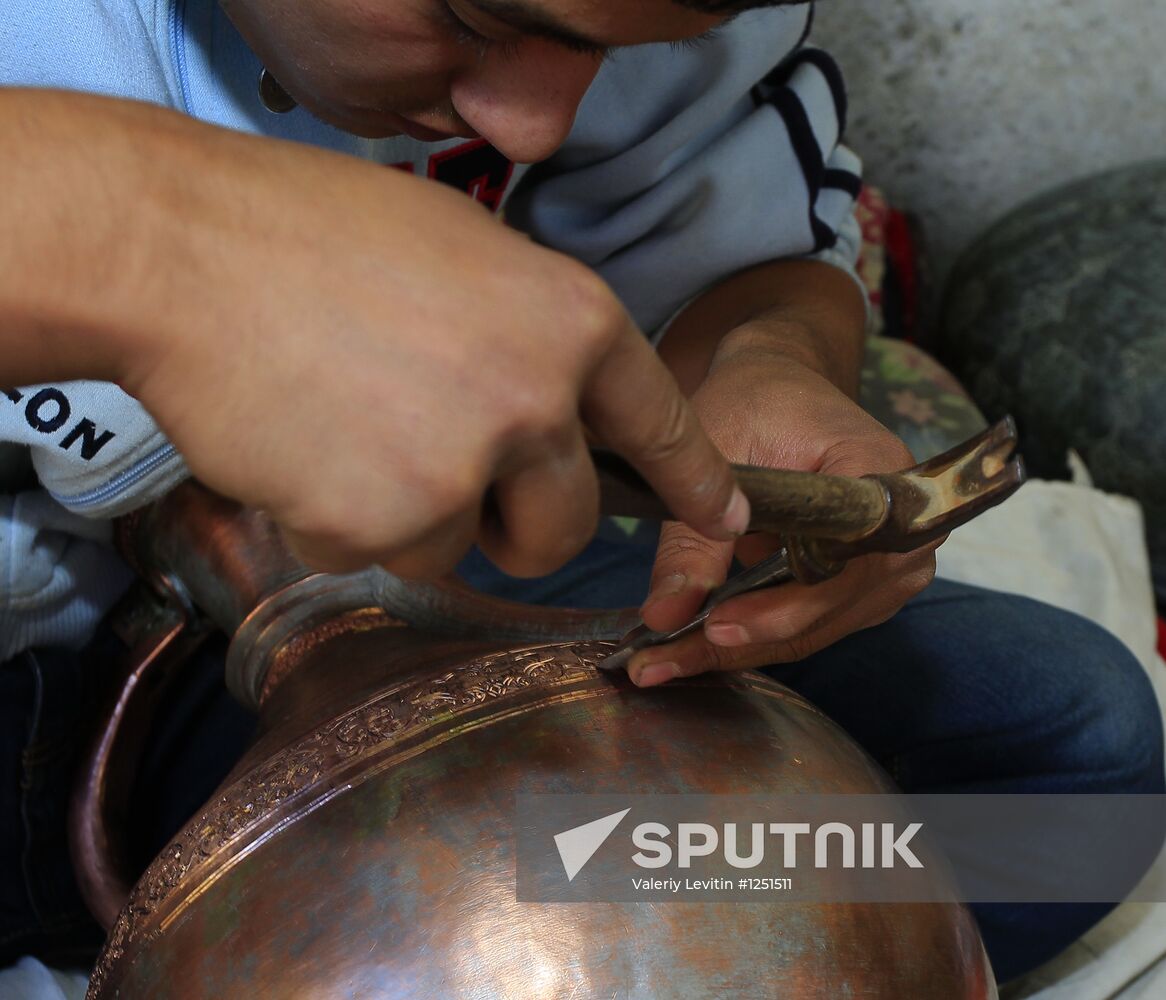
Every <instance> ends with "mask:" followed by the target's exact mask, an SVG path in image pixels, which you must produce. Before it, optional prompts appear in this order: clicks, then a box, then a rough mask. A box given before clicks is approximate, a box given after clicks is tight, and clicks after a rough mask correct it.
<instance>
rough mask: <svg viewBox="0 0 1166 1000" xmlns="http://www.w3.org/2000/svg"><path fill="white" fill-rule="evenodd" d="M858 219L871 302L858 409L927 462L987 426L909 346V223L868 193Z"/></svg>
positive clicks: (913, 312)
mask: <svg viewBox="0 0 1166 1000" xmlns="http://www.w3.org/2000/svg"><path fill="white" fill-rule="evenodd" d="M857 215H858V221H859V224H860V225H861V226H862V251H861V253H860V255H859V259H858V264H857V269H858V274H859V277H860V278H861V279H862V282H863V284H864V285H866V289H867V294H868V295H869V297H870V302H871V317H870V329H871V331H872V335H871V336H870V337H869V338H868V339H867V344H866V358H865V360H864V362H863V368H862V388H861V392H860V396H859V401H860V402H861V403H862V406H863V409H865V410H866V411H867V412H868V413H870V414H871V415H872V416H874V417H875V418H876V419H877V420H878V421H879V422H880V423H882V424H883V425H884V426H885V427H887V428H889V429H890V430H891V431H893V432H894V433H895V434H897V435H898V436H899V437H900V438H902V439H903V440H904V441H905V442H906V443H907V447H908V448H910V449H911V453H912V454H913V455H914V456H915V458H916V459H917V460H919V461H923V460H924V459H926V458H930V457H931V456H932V455H938V454H939V453H940V452H942V451H946V450H947V449H948V448H951V447H953V446H955V445H957V444H959V443H960V442H961V441H963V440H965V439H967V438H969V437H971V436H972V435H973V434H976V433H978V432H979V431H981V430H983V429H984V427H986V426H987V421H986V420H985V419H984V416H983V414H981V413H980V411H979V410H978V409H977V408H976V404H975V403H973V402H972V400H971V398H970V397H969V396H968V394H967V393H966V392H965V391H964V389H963V386H961V385H960V383H959V382H958V381H957V380H956V378H955V376H953V375H952V374H951V373H950V372H948V370H947V369H946V368H944V367H943V366H942V365H941V364H939V362H937V361H935V360H934V359H933V358H932V357H931V356H930V355H929V354H926V353H925V352H924V351H922V350H921V349H920V348H918V347H917V346H915V344H914V343H912V342H911V341H912V340H914V339H915V338H916V336H917V334H918V331H917V329H916V317H917V316H918V308H917V296H918V292H917V289H918V281H917V277H916V275H917V267H916V256H915V247H914V243H913V240H912V237H911V227H910V225H909V224H908V221H907V218H906V216H905V215H904V214H903V213H902V212H899V211H897V210H896V209H894V208H892V207H891V206H890V205H889V204H888V203H887V200H886V198H885V197H883V195H882V192H880V191H879V190H878V189H877V188H872V187H870V186H867V187H865V188H863V190H862V194H861V195H860V196H859V199H858V207H857Z"/></svg>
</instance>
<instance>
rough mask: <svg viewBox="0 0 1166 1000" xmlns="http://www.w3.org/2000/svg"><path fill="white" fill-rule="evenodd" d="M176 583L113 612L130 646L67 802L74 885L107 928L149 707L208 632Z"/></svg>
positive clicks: (122, 886) (143, 592)
mask: <svg viewBox="0 0 1166 1000" xmlns="http://www.w3.org/2000/svg"><path fill="white" fill-rule="evenodd" d="M179 588H180V585H179V584H177V583H176V582H175V581H169V580H159V581H157V582H156V584H155V591H156V592H157V591H160V592H161V593H162V595H163V596H162V597H158V596H156V594H149V593H148V591H147V588H146V587H145V585H141V586H140V587H138V588H135V590H133V591H131V593H130V595H129V596H128V597H127V598H126V600H125V601H123V603H122V604H121V605H120V606H119V608H118V610H117V611H115V613H114V622H115V624H114V628H115V631H116V632H118V633H119V635H121V636H122V637H123V638H124V639H126V640H127V642H128V645H129V646H130V649H129V652H128V654H127V655H126V657H125V658H124V660H123V661H122V663H121V669H119V670H118V671H116V676H115V679H114V682H113V685H112V690H111V692H110V697H111V701H112V704H111V705H110V706H109V707H108V708H107V710H106V712H105V713H103V714H102V715H101V717H100V718H101V722H100V725H99V728H98V731H97V732H96V734H95V736H94V739H93V742H92V743H91V745H90V749H89V752H88V754H87V755H86V757H85V759H84V761H83V763H82V767H81V770H80V772H79V773H78V775H77V779H76V782H75V784H74V786H73V794H72V797H71V800H70V803H69V852H70V854H71V856H72V859H73V868H74V871H75V872H76V876H77V883H78V888H79V889H80V891H81V897H82V899H84V900H85V904H86V905H87V906H88V907H89V910H90V912H91V913H92V914H93V916H94V917H95V918H96V919H97V922H98V923H100V924H101V926H102V927H103V928H105V929H106V930H107V931H108V930H109V928H110V927H112V926H113V922H114V920H116V919H117V915H118V913H120V912H121V910H122V908H123V907H124V906H125V904H126V901H127V900H128V898H129V892H130V887H131V886H132V885H133V884H134V882H135V881H137V877H138V874H140V873H139V872H136V871H134V870H133V866H132V865H131V864H130V863H129V860H128V855H127V851H126V848H125V843H124V838H123V836H122V833H123V831H125V830H126V829H127V828H128V824H129V816H128V813H129V808H128V807H129V794H130V791H131V790H132V788H133V785H134V779H135V777H136V774H137V762H138V760H139V759H140V756H141V752H142V748H143V745H144V743H145V739H146V736H147V734H148V732H149V724H150V719H151V717H152V715H153V712H152V709H153V708H154V706H155V705H156V704H157V703H158V702H159V701H161V700H162V699H163V698H164V697H165V693H166V690H167V688H168V687H169V684H170V682H171V681H172V680H173V679H174V678H175V676H176V675H178V674H179V673H180V671H181V668H182V666H183V665H184V664H185V663H186V662H187V660H188V659H189V657H190V655H191V654H192V653H193V652H194V651H195V650H196V649H197V648H198V646H199V645H200V644H201V642H202V641H203V639H204V638H205V637H206V635H207V631H206V629H205V628H203V627H202V625H201V622H200V620H199V618H198V615H197V613H196V612H195V611H194V609H193V608H192V607H191V605H190V604H189V602H188V601H186V600H185V599H184V598H183V597H181V596H180V594H181V591H180V589H179Z"/></svg>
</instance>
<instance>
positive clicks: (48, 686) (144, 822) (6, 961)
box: [0, 631, 255, 968]
mask: <svg viewBox="0 0 1166 1000" xmlns="http://www.w3.org/2000/svg"><path fill="white" fill-rule="evenodd" d="M224 649H225V644H224V642H223V641H221V640H220V641H218V642H210V643H208V645H207V647H205V648H204V649H203V650H202V651H200V653H199V654H197V655H196V656H195V657H194V658H193V659H192V661H191V662H190V663H189V664H187V665H186V668H185V669H184V671H183V676H184V683H183V686H182V688H181V690H180V691H179V692H178V694H177V695H176V697H174V698H173V699H172V700H171V701H170V702H168V703H167V704H166V706H165V708H164V710H163V711H162V712H161V713H160V714H159V716H158V717H157V718H156V719H154V720H153V722H152V726H151V732H150V735H149V738H148V742H147V744H146V748H145V752H144V753H143V755H142V760H141V762H140V764H139V770H138V775H137V778H136V783H135V787H134V789H133V790H132V792H131V801H130V810H131V815H132V816H133V817H134V822H133V824H131V826H130V829H129V830H128V831H127V832H128V834H129V839H128V842H127V843H126V844H125V845H124V846H125V849H126V850H127V851H128V853H129V855H130V860H131V862H132V863H134V864H136V866H137V867H138V869H139V870H141V869H143V868H145V866H146V864H148V863H149V861H150V859H151V858H153V856H154V855H155V854H157V853H158V851H160V850H161V849H162V848H163V847H164V846H165V844H166V842H167V841H168V839H169V838H170V837H171V836H172V835H173V834H174V832H175V831H176V830H177V829H178V828H179V827H180V826H181V825H182V824H183V823H185V822H186V820H187V819H188V818H189V817H190V816H191V815H192V814H193V813H194V812H195V810H196V809H198V807H199V806H201V805H202V804H203V803H204V802H205V801H206V800H207V799H208V798H209V797H210V795H211V793H212V792H213V791H214V789H215V787H216V786H217V785H218V784H219V782H220V781H221V780H222V779H223V778H224V777H225V776H226V774H227V772H228V771H229V770H230V768H231V767H232V766H233V765H234V763H235V761H236V760H238V759H239V757H240V756H241V755H242V753H243V751H244V749H245V748H246V746H247V744H248V743H249V742H250V739H251V736H252V734H253V733H254V730H255V719H254V717H253V716H251V715H250V713H248V712H247V711H246V710H245V709H243V708H242V707H241V706H240V705H238V704H237V703H236V702H234V701H233V700H232V699H231V697H230V696H229V695H228V694H227V691H226V688H225V687H224V685H223V654H224ZM124 655H125V648H124V647H123V646H122V645H121V643H120V642H119V641H118V640H117V639H115V638H114V637H113V636H112V635H111V634H110V633H108V632H107V631H103V632H102V633H101V634H100V635H99V636H98V637H97V638H96V639H95V640H94V642H93V643H92V644H91V645H90V646H89V648H88V649H86V650H85V651H84V652H82V653H77V652H73V651H71V650H49V649H42V650H32V651H29V652H25V653H21V654H20V655H18V656H15V657H13V658H12V659H11V660H8V661H7V662H5V663H0V968H3V967H4V966H7V965H10V964H12V962H14V961H15V960H16V959H17V958H19V957H20V956H22V955H27V954H31V955H35V956H37V957H38V958H40V959H42V960H43V961H45V962H48V963H49V964H51V965H58V966H62V967H71V966H78V967H85V966H88V965H89V964H91V963H92V962H93V960H94V958H96V956H97V951H98V949H99V948H100V947H101V943H102V941H103V940H104V938H105V933H104V931H102V930H101V928H100V927H99V926H98V925H97V923H96V922H95V921H94V919H93V918H92V917H91V916H90V915H89V911H88V910H87V909H86V907H85V904H84V903H83V902H82V900H81V895H80V892H79V890H78V889H77V884H76V880H75V878H74V876H73V868H72V864H71V862H70V860H69V851H68V839H67V832H66V831H67V817H68V805H69V794H70V792H71V790H72V787H73V780H74V777H75V774H76V769H77V767H78V765H79V764H80V761H81V757H82V754H83V753H84V751H85V749H86V747H87V746H88V743H89V739H90V738H91V736H92V725H93V723H94V720H95V717H96V711H95V710H96V709H97V708H98V707H99V706H100V705H101V704H102V701H103V697H104V696H105V695H106V694H108V689H107V687H108V686H107V683H106V682H107V680H108V679H109V678H108V675H109V670H110V667H111V666H112V665H113V664H114V661H115V659H116V658H117V657H120V656H124Z"/></svg>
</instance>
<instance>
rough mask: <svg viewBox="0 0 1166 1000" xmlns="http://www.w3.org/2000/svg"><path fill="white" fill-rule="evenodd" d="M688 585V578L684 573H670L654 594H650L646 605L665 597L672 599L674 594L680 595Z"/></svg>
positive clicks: (645, 602)
mask: <svg viewBox="0 0 1166 1000" xmlns="http://www.w3.org/2000/svg"><path fill="white" fill-rule="evenodd" d="M687 585H688V577H687V576H685V575H684V574H683V573H669V574H668V575H667V576H666V577H664V579H663V580H661V581H660V582H659V583H658V584H656V586H655V587H653V588H652V592H651V593H650V594H648V597H647V599H646V600H645V601H644V605H645V606H647V605H649V604H654V603H655V602H656V601H659V600H661V599H662V598H665V597H671V596H672V595H673V594H679V593H680V592H681V591H682V590H684V588H685V587H686V586H687Z"/></svg>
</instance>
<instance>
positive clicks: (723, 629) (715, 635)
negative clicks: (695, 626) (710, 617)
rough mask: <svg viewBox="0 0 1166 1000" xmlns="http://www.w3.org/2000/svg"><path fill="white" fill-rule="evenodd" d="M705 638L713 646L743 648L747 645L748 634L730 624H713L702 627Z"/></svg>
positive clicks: (737, 626) (738, 626)
mask: <svg viewBox="0 0 1166 1000" xmlns="http://www.w3.org/2000/svg"><path fill="white" fill-rule="evenodd" d="M704 634H705V637H706V638H707V639H708V641H709V642H711V643H712V644H713V645H714V646H745V645H748V643H749V633H748V632H746V631H745V629H744V628H742V627H741V626H740V625H734V624H733V623H732V622H714V623H713V624H712V625H706V626H705V627H704Z"/></svg>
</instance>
